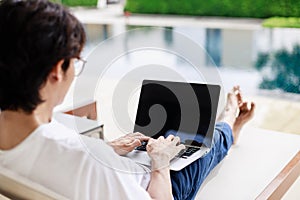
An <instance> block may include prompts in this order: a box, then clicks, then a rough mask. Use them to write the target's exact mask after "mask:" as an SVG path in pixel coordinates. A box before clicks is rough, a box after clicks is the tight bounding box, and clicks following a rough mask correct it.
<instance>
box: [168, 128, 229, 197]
mask: <svg viewBox="0 0 300 200" xmlns="http://www.w3.org/2000/svg"><path fill="white" fill-rule="evenodd" d="M213 141H214V144H213V148H212V149H211V151H210V152H209V153H208V154H206V155H205V156H204V157H202V158H201V159H198V160H196V161H195V162H193V163H192V164H190V165H189V166H187V167H185V168H184V169H182V170H181V171H171V181H172V190H173V196H174V199H176V200H177V199H178V200H182V199H193V198H194V196H195V195H196V194H197V192H198V190H199V188H200V186H201V184H202V182H203V181H204V179H205V178H206V177H207V175H208V174H209V172H210V171H211V170H212V169H213V168H214V167H215V166H216V165H217V164H218V163H219V162H220V161H221V160H222V159H223V158H224V157H225V156H226V155H227V152H228V150H229V148H230V147H231V145H232V143H233V137H232V132H231V127H230V126H229V125H228V124H226V123H217V125H216V128H215V133H214V140H213Z"/></svg>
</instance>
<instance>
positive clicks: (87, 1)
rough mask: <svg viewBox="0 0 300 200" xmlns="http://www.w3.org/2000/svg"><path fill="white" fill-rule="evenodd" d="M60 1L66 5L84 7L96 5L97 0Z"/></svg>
mask: <svg viewBox="0 0 300 200" xmlns="http://www.w3.org/2000/svg"><path fill="white" fill-rule="evenodd" d="M61 3H62V4H64V5H66V6H86V7H95V6H97V0H61Z"/></svg>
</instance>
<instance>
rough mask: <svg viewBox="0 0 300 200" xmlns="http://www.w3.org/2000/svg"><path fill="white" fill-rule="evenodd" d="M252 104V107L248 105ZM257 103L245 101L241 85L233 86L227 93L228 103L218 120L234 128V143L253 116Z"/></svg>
mask: <svg viewBox="0 0 300 200" xmlns="http://www.w3.org/2000/svg"><path fill="white" fill-rule="evenodd" d="M248 106H250V107H248ZM254 109H255V104H254V103H253V102H251V103H250V104H249V103H248V102H244V101H243V98H242V94H241V91H240V87H239V86H235V87H233V89H232V91H231V92H229V93H228V95H227V103H226V106H225V109H224V111H223V112H222V114H221V115H220V117H219V119H218V121H223V122H226V123H227V124H228V125H229V126H230V127H231V128H232V134H233V144H236V143H237V140H238V137H239V134H240V131H241V129H242V127H243V126H244V125H245V124H246V123H247V122H248V121H249V120H251V119H252V118H253V116H254Z"/></svg>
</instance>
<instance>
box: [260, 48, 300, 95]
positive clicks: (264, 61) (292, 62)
mask: <svg viewBox="0 0 300 200" xmlns="http://www.w3.org/2000/svg"><path fill="white" fill-rule="evenodd" d="M299 63H300V45H296V46H294V47H293V50H292V51H291V52H289V51H287V50H286V49H281V50H278V51H275V52H271V53H269V54H268V53H261V54H259V56H258V59H257V61H256V63H255V67H256V68H257V69H258V70H259V71H265V72H267V73H265V74H264V75H263V80H262V82H261V83H260V85H259V87H260V88H262V89H281V90H283V91H286V92H291V93H300V65H299Z"/></svg>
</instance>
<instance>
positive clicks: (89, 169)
mask: <svg viewBox="0 0 300 200" xmlns="http://www.w3.org/2000/svg"><path fill="white" fill-rule="evenodd" d="M0 165H1V166H3V167H5V168H8V169H10V170H12V171H15V172H17V173H18V174H20V175H22V176H24V177H26V178H29V179H30V180H32V181H34V182H37V183H39V184H41V185H44V186H45V187H47V188H49V189H50V190H53V191H55V192H56V193H59V194H61V195H63V196H65V197H67V198H70V199H80V200H83V199H105V200H109V199H113V200H115V199H143V200H144V199H150V196H149V194H148V193H147V192H146V188H147V186H148V184H149V181H150V172H149V170H148V169H147V168H144V167H142V166H140V165H137V164H136V163H134V162H133V161H131V160H130V159H128V158H125V157H121V156H119V155H117V154H116V153H115V152H114V150H113V149H112V148H111V147H110V146H109V145H107V144H106V143H105V142H104V141H102V140H100V139H94V138H89V137H86V136H80V135H78V134H77V133H76V132H75V131H73V130H71V129H68V128H67V127H65V126H64V125H62V124H59V123H58V122H56V121H54V120H53V121H52V122H51V123H49V124H44V125H41V126H39V127H38V128H37V129H36V130H34V131H33V132H32V133H31V134H30V135H29V136H28V137H27V138H26V139H25V140H24V141H23V142H21V143H20V144H19V145H17V146H16V147H15V148H13V149H11V150H7V151H1V153H0Z"/></svg>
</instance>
